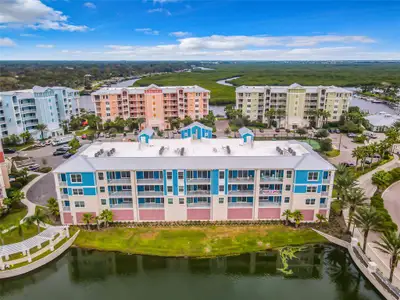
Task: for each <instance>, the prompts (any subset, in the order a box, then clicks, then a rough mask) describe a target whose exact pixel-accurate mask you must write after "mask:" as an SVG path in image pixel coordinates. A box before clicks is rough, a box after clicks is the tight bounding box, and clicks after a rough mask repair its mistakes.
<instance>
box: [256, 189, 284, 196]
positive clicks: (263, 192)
mask: <svg viewBox="0 0 400 300" xmlns="http://www.w3.org/2000/svg"><path fill="white" fill-rule="evenodd" d="M280 194H282V191H281V190H263V189H260V195H280Z"/></svg>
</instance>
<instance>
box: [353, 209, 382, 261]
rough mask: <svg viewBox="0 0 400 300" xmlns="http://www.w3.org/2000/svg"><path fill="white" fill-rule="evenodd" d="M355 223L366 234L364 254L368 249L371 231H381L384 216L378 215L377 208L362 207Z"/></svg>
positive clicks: (355, 216)
mask: <svg viewBox="0 0 400 300" xmlns="http://www.w3.org/2000/svg"><path fill="white" fill-rule="evenodd" d="M354 223H355V224H356V225H357V227H359V228H360V229H361V231H362V232H363V233H364V244H363V247H362V250H363V252H364V253H365V249H366V247H367V240H368V234H369V232H370V231H371V230H373V231H380V230H382V226H383V219H382V215H381V214H380V213H378V212H377V211H376V209H375V207H373V206H370V207H365V206H363V207H360V208H358V209H357V211H356V214H355V215H354Z"/></svg>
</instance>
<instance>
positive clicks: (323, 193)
mask: <svg viewBox="0 0 400 300" xmlns="http://www.w3.org/2000/svg"><path fill="white" fill-rule="evenodd" d="M321 195H322V196H328V195H329V191H322V192H321Z"/></svg>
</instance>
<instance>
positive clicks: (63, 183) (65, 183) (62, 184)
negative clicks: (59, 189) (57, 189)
mask: <svg viewBox="0 0 400 300" xmlns="http://www.w3.org/2000/svg"><path fill="white" fill-rule="evenodd" d="M58 185H59V186H67V182H66V181H61V180H60V181H58Z"/></svg>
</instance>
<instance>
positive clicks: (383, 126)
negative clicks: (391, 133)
mask: <svg viewBox="0 0 400 300" xmlns="http://www.w3.org/2000/svg"><path fill="white" fill-rule="evenodd" d="M365 119H366V120H368V122H369V124H371V131H374V132H384V131H386V130H387V129H388V128H390V127H392V126H393V125H394V124H395V123H396V122H399V121H400V116H397V115H391V114H388V113H386V112H384V111H381V112H379V113H377V114H375V115H369V116H367V117H365Z"/></svg>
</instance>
